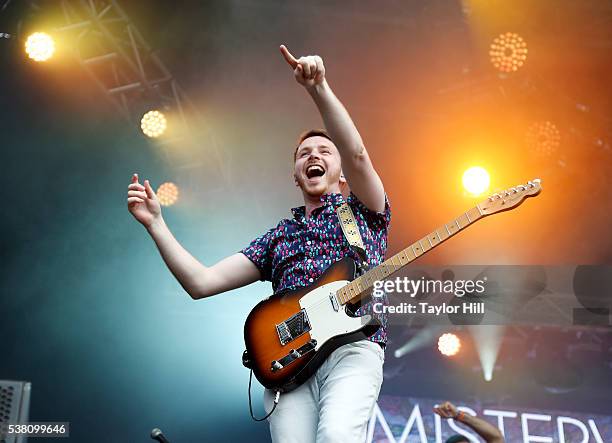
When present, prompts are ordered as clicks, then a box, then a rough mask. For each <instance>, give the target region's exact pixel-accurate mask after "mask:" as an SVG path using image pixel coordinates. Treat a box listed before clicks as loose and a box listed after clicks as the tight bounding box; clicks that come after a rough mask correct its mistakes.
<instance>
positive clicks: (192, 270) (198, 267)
mask: <svg viewBox="0 0 612 443" xmlns="http://www.w3.org/2000/svg"><path fill="white" fill-rule="evenodd" d="M147 231H148V232H149V234H150V235H151V238H152V239H153V241H154V242H155V245H156V246H157V249H158V250H159V253H160V254H161V256H162V258H163V260H164V262H165V263H166V266H168V269H169V270H170V272H172V274H173V275H174V277H175V278H176V279H177V280H178V282H179V283H180V284H181V286H182V287H183V288H184V289H185V291H187V293H188V294H189V295H190V296H191V297H192V298H194V299H195V298H200V297H201V295H200V294H201V292H202V287H201V286H202V281H203V280H206V273H207V271H208V268H207V267H206V266H204V265H203V264H202V263H200V262H199V261H198V260H196V259H195V258H194V257H193V256H192V255H191V254H190V253H189V252H188V251H187V250H186V249H185V248H183V246H181V244H180V243H179V242H178V241H177V240H176V238H174V235H172V232H170V229H168V226H167V225H166V223H165V222H164V220H163V218H161V217H160V218H159V219H158V220H156V221H155V222H154V223H152V224H151V226H149V227H147Z"/></svg>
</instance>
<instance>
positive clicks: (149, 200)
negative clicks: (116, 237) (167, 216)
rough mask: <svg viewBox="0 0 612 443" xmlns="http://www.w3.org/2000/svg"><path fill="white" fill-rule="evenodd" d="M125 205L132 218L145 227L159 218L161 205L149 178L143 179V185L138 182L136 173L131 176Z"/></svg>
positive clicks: (148, 226)
mask: <svg viewBox="0 0 612 443" xmlns="http://www.w3.org/2000/svg"><path fill="white" fill-rule="evenodd" d="M127 205H128V210H129V211H130V212H131V213H132V215H133V216H134V218H135V219H136V220H138V221H139V222H140V223H142V225H143V226H144V227H145V228H147V229H149V228H150V227H151V225H152V224H153V223H155V222H156V221H158V220H161V206H160V204H159V200H157V196H156V195H155V192H154V191H153V188H151V183H149V180H145V181H144V185H141V184H140V183H138V174H134V175H133V176H132V182H131V183H130V184H129V186H128V198H127Z"/></svg>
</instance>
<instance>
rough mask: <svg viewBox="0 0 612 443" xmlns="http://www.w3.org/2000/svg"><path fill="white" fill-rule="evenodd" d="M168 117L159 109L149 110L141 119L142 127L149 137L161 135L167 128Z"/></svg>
mask: <svg viewBox="0 0 612 443" xmlns="http://www.w3.org/2000/svg"><path fill="white" fill-rule="evenodd" d="M166 126H167V123H166V117H165V116H164V114H162V113H161V112H159V111H158V110H153V111H149V112H147V113H146V114H145V115H143V116H142V119H141V120H140V128H141V129H142V132H143V133H144V134H145V135H146V136H148V137H152V138H155V137H159V136H160V135H162V134H163V133H164V131H165V130H166Z"/></svg>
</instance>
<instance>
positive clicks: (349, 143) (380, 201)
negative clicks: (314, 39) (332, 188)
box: [280, 45, 385, 211]
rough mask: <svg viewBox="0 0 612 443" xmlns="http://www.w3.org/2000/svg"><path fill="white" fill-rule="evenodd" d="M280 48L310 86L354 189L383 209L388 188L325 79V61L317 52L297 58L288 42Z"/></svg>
mask: <svg viewBox="0 0 612 443" xmlns="http://www.w3.org/2000/svg"><path fill="white" fill-rule="evenodd" d="M280 50H281V53H282V54H283V56H284V57H285V60H286V61H287V63H288V64H289V66H291V68H292V69H293V74H294V76H295V79H296V80H297V82H298V83H299V84H301V85H302V86H304V88H306V90H307V91H308V93H309V94H310V96H311V97H312V99H313V100H314V102H315V104H316V105H317V108H318V109H319V112H320V113H321V117H322V118H323V123H324V124H325V128H326V129H327V131H328V132H329V134H330V136H331V138H332V140H333V141H334V144H335V145H336V147H337V148H338V151H339V152H340V158H341V159H342V170H343V172H344V175H345V177H346V181H347V182H348V185H349V187H350V188H351V191H352V192H353V193H354V194H355V195H356V196H357V198H359V200H361V201H362V202H363V203H364V204H365V205H366V207H367V208H368V209H371V210H373V211H383V210H384V208H385V191H384V188H383V184H382V181H381V180H380V177H379V176H378V174H377V173H376V170H375V169H374V166H373V165H372V162H371V161H370V157H369V156H368V152H367V151H366V148H365V146H364V143H363V140H362V139H361V135H359V131H357V128H356V127H355V124H354V123H353V121H352V120H351V117H350V115H349V113H348V112H347V110H346V108H345V107H344V106H343V105H342V103H341V102H340V100H338V98H337V97H336V96H335V95H334V93H333V91H332V89H331V87H330V86H329V84H328V83H327V80H326V79H325V67H324V66H323V60H322V59H321V57H319V56H317V55H311V56H307V57H300V58H299V59H296V58H295V57H294V56H293V55H291V53H290V52H289V50H288V49H287V48H286V47H285V46H284V45H283V46H281V47H280Z"/></svg>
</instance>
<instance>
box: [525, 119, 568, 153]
mask: <svg viewBox="0 0 612 443" xmlns="http://www.w3.org/2000/svg"><path fill="white" fill-rule="evenodd" d="M525 142H526V143H527V146H528V147H529V149H531V150H532V151H533V152H534V154H536V155H537V156H540V157H550V156H551V155H552V154H554V153H555V151H556V150H557V148H558V147H559V145H560V144H561V134H560V133H559V130H558V129H557V127H556V126H555V124H554V123H552V122H549V121H544V122H536V123H533V124H532V125H531V126H529V128H528V129H527V132H526V134H525Z"/></svg>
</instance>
